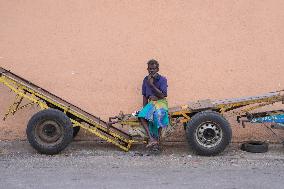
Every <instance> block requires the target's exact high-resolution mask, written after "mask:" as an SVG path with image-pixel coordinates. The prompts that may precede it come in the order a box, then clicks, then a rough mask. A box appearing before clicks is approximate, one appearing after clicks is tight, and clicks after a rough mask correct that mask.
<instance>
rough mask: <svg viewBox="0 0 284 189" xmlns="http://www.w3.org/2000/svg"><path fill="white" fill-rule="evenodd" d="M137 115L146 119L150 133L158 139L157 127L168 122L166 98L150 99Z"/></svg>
mask: <svg viewBox="0 0 284 189" xmlns="http://www.w3.org/2000/svg"><path fill="white" fill-rule="evenodd" d="M138 117H139V118H144V119H146V120H147V121H148V127H149V132H150V135H151V136H152V137H153V138H155V139H159V128H165V127H167V126H168V124H169V115H168V102H167V100H166V99H161V100H157V101H150V102H149V103H148V104H147V105H146V106H144V107H143V108H142V109H141V110H140V112H139V114H138Z"/></svg>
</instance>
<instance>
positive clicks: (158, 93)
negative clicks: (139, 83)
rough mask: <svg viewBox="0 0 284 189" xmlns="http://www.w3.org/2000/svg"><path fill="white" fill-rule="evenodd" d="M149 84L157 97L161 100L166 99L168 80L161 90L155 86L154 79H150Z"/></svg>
mask: <svg viewBox="0 0 284 189" xmlns="http://www.w3.org/2000/svg"><path fill="white" fill-rule="evenodd" d="M148 83H149V85H150V87H151V89H152V91H153V92H154V93H155V96H156V97H158V98H159V99H162V98H165V97H167V80H165V82H164V83H163V85H165V86H162V87H161V88H162V89H163V91H162V90H160V89H158V88H157V87H156V86H155V85H154V78H149V79H148Z"/></svg>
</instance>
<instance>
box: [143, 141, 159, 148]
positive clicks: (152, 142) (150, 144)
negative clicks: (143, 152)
mask: <svg viewBox="0 0 284 189" xmlns="http://www.w3.org/2000/svg"><path fill="white" fill-rule="evenodd" d="M155 145H158V142H157V141H150V142H149V143H148V144H147V146H146V148H151V147H152V146H155Z"/></svg>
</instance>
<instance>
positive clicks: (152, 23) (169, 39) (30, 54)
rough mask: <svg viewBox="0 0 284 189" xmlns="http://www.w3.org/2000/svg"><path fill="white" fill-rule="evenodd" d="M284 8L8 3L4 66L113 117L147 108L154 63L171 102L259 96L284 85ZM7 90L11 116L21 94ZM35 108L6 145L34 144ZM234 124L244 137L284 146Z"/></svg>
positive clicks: (40, 0)
mask: <svg viewBox="0 0 284 189" xmlns="http://www.w3.org/2000/svg"><path fill="white" fill-rule="evenodd" d="M283 10H284V1H283V0H270V1H268V0H266V1H265V0H264V1H259V0H218V1H214V0H205V1H200V0H187V1H159V0H158V1H132V0H128V1H126V0H122V1H93V0H81V1H76V0H68V1H67V0H62V1H44V0H35V1H27V0H9V1H8V0H0V65H1V66H2V67H4V68H6V69H10V70H12V71H13V72H15V73H17V74H19V75H21V76H24V77H25V78H26V79H28V80H31V81H33V82H34V83H37V84H38V85H40V86H42V87H43V88H46V89H48V90H50V91H51V92H53V93H55V94H57V95H59V96H61V97H63V98H65V99H66V100H69V101H71V102H72V103H74V104H76V105H78V106H80V107H82V108H83V109H85V110H87V111H89V112H92V113H93V114H95V115H98V116H100V117H102V118H103V119H106V118H107V117H109V116H113V115H115V114H117V113H118V112H119V111H120V110H123V111H125V112H132V111H134V110H136V109H138V108H139V107H140V106H141V103H142V97H141V89H140V88H141V82H142V79H143V77H144V75H145V74H146V62H147V60H148V59H150V58H156V59H157V60H159V62H160V65H161V69H160V70H161V73H162V74H163V75H166V76H167V78H168V81H169V103H170V106H175V105H179V104H184V103H186V102H187V101H195V100H198V99H205V98H206V99H207V98H213V99H223V98H230V97H239V96H249V95H256V94H261V93H265V92H269V91H273V90H278V89H283V88H284V74H283V69H284V62H283V60H284V35H283V33H284V11H283ZM0 91H1V98H0V104H1V110H0V113H1V114H2V115H3V113H4V110H6V108H7V105H8V102H9V101H11V100H12V96H11V95H10V94H9V92H8V90H7V89H5V88H4V87H3V86H2V85H1V86H0ZM33 112H34V110H30V111H22V112H19V113H18V114H17V115H16V116H15V117H14V118H10V119H9V120H7V121H6V122H2V121H1V122H0V129H1V132H0V139H24V138H25V127H26V123H27V121H28V119H29V117H30V116H31V115H32V114H33ZM232 123H233V128H234V140H235V141H239V140H245V139H247V138H252V137H253V138H259V137H260V138H265V139H269V140H276V139H275V136H274V135H273V134H272V133H271V131H270V130H268V129H267V128H265V127H263V126H259V127H257V128H259V129H254V128H253V127H252V126H249V127H248V128H247V129H240V128H239V127H238V125H237V124H235V123H234V122H232ZM277 133H278V134H280V136H282V137H284V134H283V133H281V132H277ZM177 136H179V132H177V133H175V135H174V137H173V138H174V139H177V140H180V138H177ZM81 138H82V134H81Z"/></svg>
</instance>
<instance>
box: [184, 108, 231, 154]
mask: <svg viewBox="0 0 284 189" xmlns="http://www.w3.org/2000/svg"><path fill="white" fill-rule="evenodd" d="M207 123H211V124H212V125H215V127H217V128H218V132H220V133H222V135H221V134H219V135H221V136H218V137H219V139H218V141H217V142H216V145H215V144H213V145H215V146H209V147H208V146H203V145H201V144H200V142H198V141H200V140H199V139H198V136H197V135H198V134H197V133H196V132H198V130H197V129H198V128H200V127H202V125H204V124H205V125H206V124H207ZM186 137H187V141H188V144H189V146H190V147H191V149H192V150H193V151H194V152H195V153H197V154H199V155H203V156H213V155H217V154H219V153H221V152H223V151H224V150H225V148H226V147H227V146H228V144H229V143H230V142H231V139H232V130H231V127H230V124H229V122H228V121H227V120H226V119H225V118H224V117H223V116H222V115H221V114H219V113H218V112H214V111H203V112H199V113H197V114H195V115H194V116H193V117H192V118H191V120H190V121H189V122H188V123H187V127H186ZM213 138H214V140H215V138H216V135H215V136H214V137H213Z"/></svg>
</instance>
